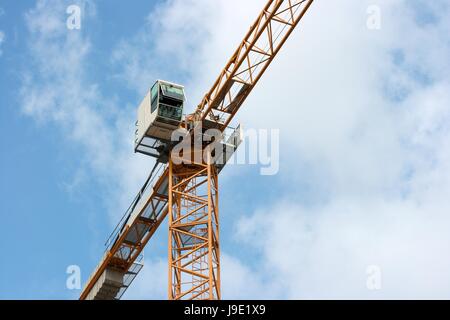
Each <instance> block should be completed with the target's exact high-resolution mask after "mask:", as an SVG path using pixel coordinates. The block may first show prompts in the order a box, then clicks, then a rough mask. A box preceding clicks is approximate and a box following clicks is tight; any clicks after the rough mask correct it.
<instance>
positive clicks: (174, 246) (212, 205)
mask: <svg viewBox="0 0 450 320" xmlns="http://www.w3.org/2000/svg"><path fill="white" fill-rule="evenodd" d="M312 3H313V0H269V1H268V2H267V4H266V5H265V7H264V9H263V10H262V12H261V13H260V14H259V16H258V18H257V19H256V21H255V22H254V23H253V25H252V26H251V27H250V30H249V31H248V33H247V34H246V36H245V38H244V39H243V40H242V42H241V43H240V45H239V47H238V48H237V50H236V51H235V52H234V54H233V55H232V56H231V59H230V60H229V61H228V63H227V64H226V66H225V68H224V69H223V70H222V72H221V73H220V75H219V77H218V78H217V80H216V81H215V82H214V84H213V86H212V88H211V89H210V90H209V92H208V93H207V94H206V95H205V96H204V98H203V99H202V101H201V102H200V104H199V105H198V107H197V108H196V110H195V111H194V113H192V114H189V115H187V116H185V117H183V115H182V114H183V107H184V102H185V98H184V88H183V87H182V86H180V85H177V84H174V83H170V82H167V81H162V80H158V81H157V82H156V83H155V84H154V85H153V87H152V88H151V89H150V90H149V92H148V93H147V95H146V97H145V98H144V100H143V101H142V103H141V105H140V106H139V108H138V121H137V123H136V140H135V152H139V153H143V154H146V155H149V156H152V157H155V158H156V163H155V166H154V168H153V170H152V171H151V173H150V175H149V177H148V178H147V180H146V181H145V183H144V185H143V186H142V188H141V190H140V191H139V193H138V194H137V196H136V198H135V199H134V201H133V202H132V204H131V205H130V207H129V208H128V210H127V211H126V213H125V215H124V216H123V217H122V219H121V221H120V222H119V223H118V225H117V227H116V228H115V229H114V231H113V232H112V234H111V236H110V237H109V239H108V241H107V243H106V250H105V254H104V255H103V257H102V259H101V261H100V263H99V264H98V266H97V267H96V269H95V270H94V271H93V273H92V275H91V276H90V278H89V279H88V281H87V283H86V285H85V287H84V288H83V290H82V293H81V295H80V299H81V300H84V299H120V297H121V296H122V295H123V293H124V292H125V290H126V289H127V288H128V287H129V286H130V284H131V282H132V281H133V279H134V278H135V277H136V275H137V274H138V273H139V271H140V270H141V268H142V266H143V264H142V260H143V259H142V250H143V249H144V247H145V245H146V244H147V242H148V241H149V240H150V239H151V237H152V236H153V234H154V233H155V231H156V230H157V229H158V227H159V226H160V224H161V223H162V221H163V220H164V219H165V218H166V216H168V225H169V241H168V247H169V249H168V268H169V279H168V297H169V299H175V300H177V299H220V298H221V289H220V241H219V209H218V208H219V203H218V202H219V184H218V174H219V172H220V171H221V170H222V168H223V167H224V165H225V164H226V162H227V160H228V159H229V158H230V157H231V155H232V154H233V152H234V151H235V150H236V149H237V147H238V146H239V144H240V142H241V140H242V133H241V129H240V126H237V127H236V128H231V127H229V125H230V123H231V120H232V119H233V117H234V115H235V114H236V112H237V111H238V110H239V108H240V107H241V105H242V103H243V102H244V101H245V99H246V98H247V96H248V95H249V94H250V92H251V91H252V89H253V88H254V86H255V85H256V83H257V82H258V80H259V79H260V78H261V76H262V75H263V74H264V72H265V71H266V69H267V67H268V66H269V64H270V63H271V62H272V60H273V59H274V57H275V56H276V55H277V53H278V52H279V50H280V49H281V47H282V46H283V44H284V43H285V41H286V40H287V38H288V37H289V35H290V34H291V33H292V31H293V30H294V28H295V27H296V26H297V25H298V24H299V22H300V20H301V19H302V18H303V16H304V15H305V13H306V12H307V10H308V9H309V7H310V6H311V4H312ZM180 141H181V142H180Z"/></svg>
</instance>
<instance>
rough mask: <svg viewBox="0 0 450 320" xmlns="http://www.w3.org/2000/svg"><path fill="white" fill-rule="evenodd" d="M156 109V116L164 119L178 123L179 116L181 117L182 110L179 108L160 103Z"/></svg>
mask: <svg viewBox="0 0 450 320" xmlns="http://www.w3.org/2000/svg"><path fill="white" fill-rule="evenodd" d="M158 109H159V110H158V115H159V116H160V117H164V118H169V119H173V120H177V121H180V120H181V116H182V115H183V108H181V107H174V106H169V105H167V104H162V103H160V104H159V108H158Z"/></svg>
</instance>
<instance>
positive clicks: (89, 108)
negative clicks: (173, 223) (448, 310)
mask: <svg viewBox="0 0 450 320" xmlns="http://www.w3.org/2000/svg"><path fill="white" fill-rule="evenodd" d="M265 2H266V1H265V0H247V1H245V2H244V1H238V0H216V1H210V0H170V1H162V0H161V1H156V0H155V1H144V0H140V1H137V0H136V1H133V2H132V4H130V2H126V1H119V0H114V1H106V0H100V1H90V0H86V1H81V0H80V1H75V0H71V1H56V0H54V1H51V0H38V1H35V2H33V1H3V0H2V1H0V71H1V72H0V90H1V91H0V94H1V99H0V103H1V107H0V130H1V135H0V143H1V150H2V152H1V157H0V161H1V163H0V170H1V171H0V172H1V173H0V176H1V180H0V194H1V204H0V215H1V223H0V234H1V236H0V237H1V238H0V251H1V252H2V258H1V261H0V289H1V290H0V298H23V299H31V298H39V299H47V298H51V299H56V298H62V299H73V298H77V297H78V295H79V293H80V290H69V289H68V288H66V279H67V276H68V275H67V273H66V269H67V267H68V266H69V265H78V266H79V267H80V269H81V276H82V282H83V283H84V282H85V280H86V279H87V278H88V277H89V275H90V273H91V271H92V270H93V268H94V267H95V265H96V264H97V263H98V261H99V258H100V257H101V255H102V252H103V250H104V247H103V244H104V242H105V240H106V238H107V237H108V235H109V233H110V231H111V230H112V228H113V227H114V226H115V224H116V223H117V221H118V219H119V218H120V216H121V215H122V213H123V212H124V210H125V209H126V208H127V206H128V205H129V203H130V201H131V200H132V198H133V197H134V194H135V193H136V192H137V190H138V189H139V187H140V185H141V184H142V183H143V181H144V180H145V178H146V176H147V174H148V172H149V170H150V168H151V167H152V166H153V160H152V159H150V158H148V157H145V156H142V155H137V154H134V153H133V132H134V123H135V120H136V118H135V117H136V107H137V105H138V104H139V102H140V100H141V99H142V98H143V96H144V94H145V91H146V90H147V89H148V88H149V86H151V85H152V84H153V82H154V81H155V80H156V79H166V80H170V81H173V82H177V83H182V84H184V85H185V87H186V93H187V96H188V108H193V107H194V106H196V105H197V103H198V102H199V101H200V99H201V97H202V96H203V94H204V93H205V92H206V91H207V90H208V89H209V87H210V86H211V84H212V82H213V80H215V78H216V77H217V75H218V73H219V72H220V70H221V68H222V67H223V66H224V64H225V63H226V61H227V60H228V58H229V56H230V55H231V54H232V52H233V51H234V49H235V48H236V46H237V45H238V43H239V42H240V40H241V39H242V37H243V36H244V34H245V33H246V31H247V30H248V28H249V26H250V25H251V23H252V22H253V20H254V19H255V18H256V16H257V14H258V13H259V11H260V10H261V8H262V7H263V6H264V4H265ZM73 4H75V5H78V6H79V7H80V8H81V28H80V29H74V30H70V29H68V28H67V25H66V20H67V18H68V17H69V15H68V14H67V12H66V10H67V8H68V7H69V6H70V5H73ZM449 16H450V4H449V3H448V1H446V0H434V1H425V0H338V1H324V0H316V1H315V2H314V4H313V6H312V7H311V9H310V11H309V12H308V13H307V15H306V16H305V18H304V20H303V21H302V23H301V25H299V27H298V28H297V29H296V30H295V31H294V33H293V34H292V36H291V38H290V39H289V40H288V42H287V43H286V45H285V46H284V48H283V49H282V50H281V52H280V54H279V55H278V56H277V58H276V60H275V61H274V62H273V63H272V65H271V66H270V68H269V69H268V70H267V72H266V74H265V75H264V77H263V78H262V79H261V81H260V83H259V84H258V86H257V87H256V88H255V90H254V91H253V92H252V94H251V96H250V97H249V98H248V100H247V101H246V103H245V105H244V106H243V107H242V109H241V111H240V113H239V114H238V117H237V118H238V121H239V122H240V123H242V125H243V126H244V127H245V128H252V129H279V130H280V141H279V144H280V145H279V148H280V157H279V168H280V169H279V172H278V173H277V174H276V175H271V176H262V175H260V166H258V165H238V166H229V167H226V168H225V170H224V171H223V172H222V173H221V176H220V188H221V191H220V193H221V202H220V215H221V246H222V264H223V265H222V271H221V272H222V277H223V282H222V291H223V297H224V298H230V299H231V298H238V299H239V298H282V299H312V298H362V299H372V298H373V299H381V298H389V299H390V298H450V285H449V284H450V255H449V252H450V233H449V230H450V196H449V194H450V125H449V123H450V108H449V107H450V60H449V57H450V40H449V37H448V35H449V34H450V22H449V20H448V17H449ZM378 18H379V19H378ZM239 152H242V151H241V150H240V151H239ZM166 279H167V225H166V224H163V225H162V226H161V227H160V230H158V232H157V234H156V236H155V237H154V238H153V239H152V240H151V242H150V243H149V244H148V245H147V247H146V249H145V267H144V269H143V271H142V272H141V274H140V275H139V276H138V278H136V280H135V283H134V285H133V287H132V288H130V289H129V291H128V292H127V293H126V295H125V297H124V298H139V299H158V298H162V299H164V298H166V297H167V292H166V290H167V283H166ZM374 279H375V282H374ZM374 283H375V284H376V285H373V284H374Z"/></svg>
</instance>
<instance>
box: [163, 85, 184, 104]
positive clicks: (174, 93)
mask: <svg viewBox="0 0 450 320" xmlns="http://www.w3.org/2000/svg"><path fill="white" fill-rule="evenodd" d="M161 89H162V92H163V94H164V95H166V96H170V97H174V98H176V99H179V100H184V93H183V89H182V88H179V87H174V86H169V85H166V84H161Z"/></svg>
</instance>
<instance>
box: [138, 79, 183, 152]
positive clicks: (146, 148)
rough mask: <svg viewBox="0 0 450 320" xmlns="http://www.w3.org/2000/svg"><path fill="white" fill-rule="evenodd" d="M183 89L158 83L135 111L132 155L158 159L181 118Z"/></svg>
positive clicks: (161, 82) (167, 83) (171, 84)
mask: <svg viewBox="0 0 450 320" xmlns="http://www.w3.org/2000/svg"><path fill="white" fill-rule="evenodd" d="M185 100H186V99H185V95H184V87H183V86H181V85H178V84H174V83H170V82H167V81H162V80H158V81H156V83H155V84H154V85H153V86H152V87H151V89H150V90H149V91H148V92H147V94H146V96H145V98H144V100H143V101H142V102H141V104H140V105H139V108H138V115H137V116H138V117H137V121H136V132H135V146H134V148H135V152H140V153H144V154H146V155H150V156H153V157H156V158H160V157H161V154H162V152H163V149H164V148H165V147H166V146H167V145H168V144H169V143H170V140H171V135H172V132H173V131H174V130H176V129H177V128H178V127H179V125H180V123H181V121H182V117H183V107H184V102H185Z"/></svg>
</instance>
